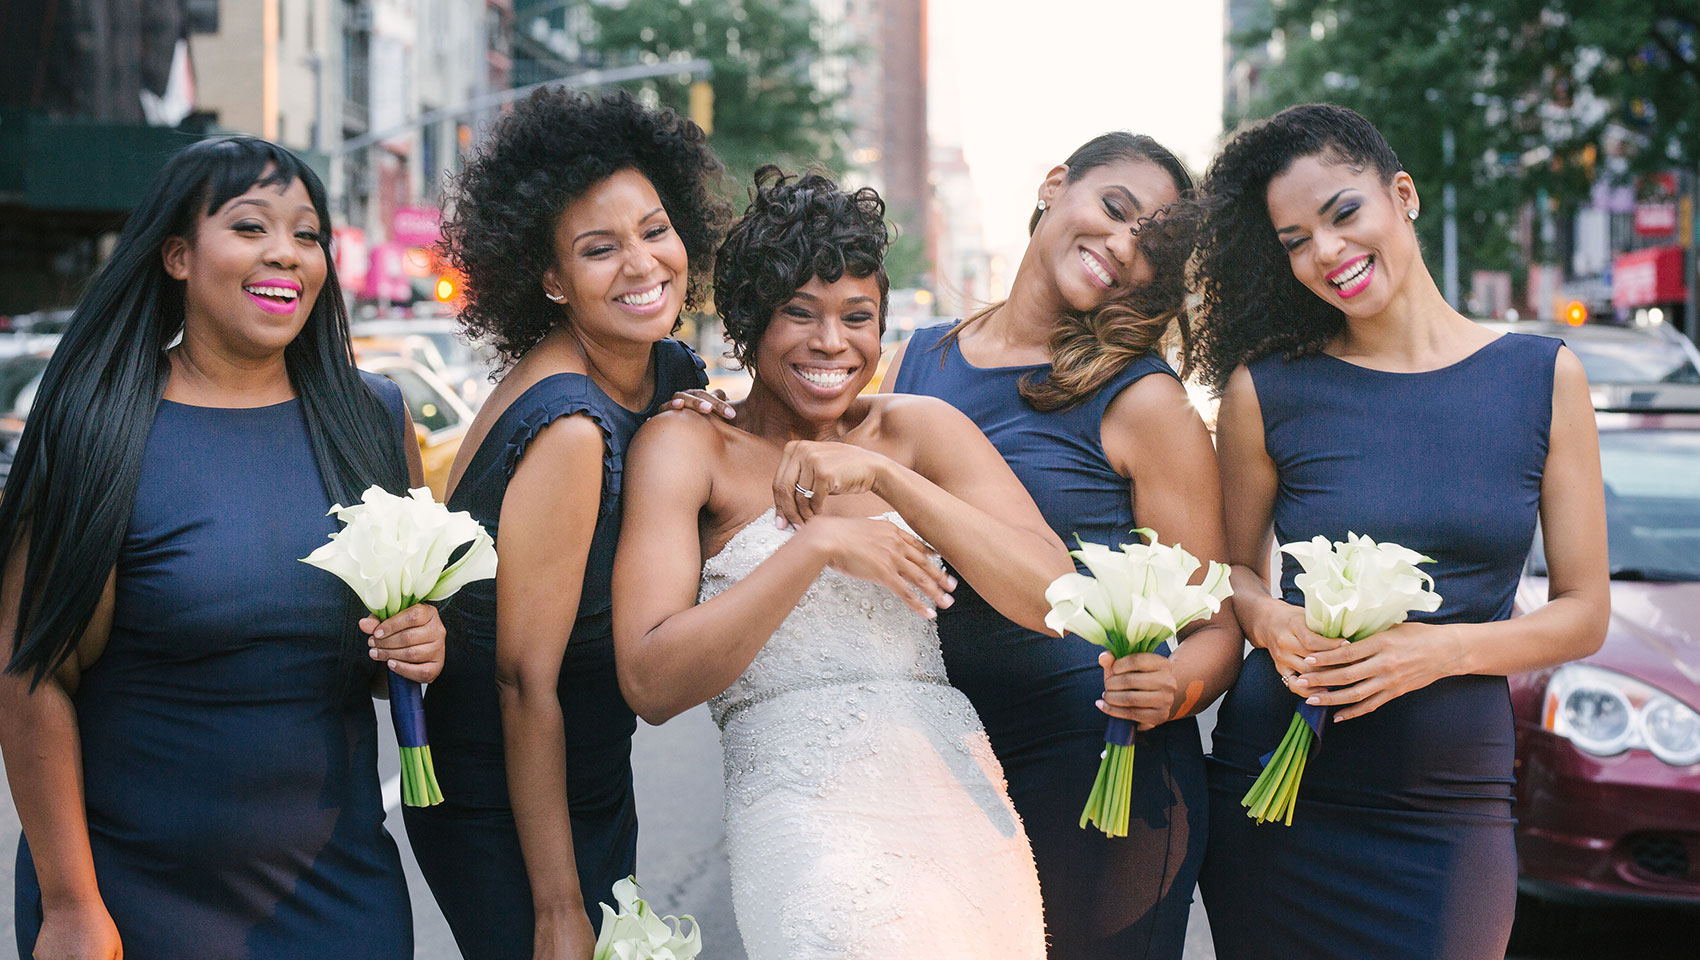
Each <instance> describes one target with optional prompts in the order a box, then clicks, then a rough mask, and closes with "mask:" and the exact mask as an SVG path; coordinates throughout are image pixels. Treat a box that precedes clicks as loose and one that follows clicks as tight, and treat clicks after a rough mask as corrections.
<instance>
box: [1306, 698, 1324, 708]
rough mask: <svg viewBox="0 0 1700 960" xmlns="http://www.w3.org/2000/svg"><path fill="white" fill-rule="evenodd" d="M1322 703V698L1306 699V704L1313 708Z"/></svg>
mask: <svg viewBox="0 0 1700 960" xmlns="http://www.w3.org/2000/svg"><path fill="white" fill-rule="evenodd" d="M1321 702H1322V698H1321V697H1307V698H1305V703H1308V704H1310V705H1312V706H1315V705H1317V704H1319V703H1321Z"/></svg>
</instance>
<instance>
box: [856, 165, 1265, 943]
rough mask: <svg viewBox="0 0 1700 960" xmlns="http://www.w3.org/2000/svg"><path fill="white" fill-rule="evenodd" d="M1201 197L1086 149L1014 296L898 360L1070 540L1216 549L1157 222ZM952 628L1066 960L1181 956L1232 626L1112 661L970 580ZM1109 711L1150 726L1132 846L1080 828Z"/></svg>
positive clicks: (1142, 742)
mask: <svg viewBox="0 0 1700 960" xmlns="http://www.w3.org/2000/svg"><path fill="white" fill-rule="evenodd" d="M1191 186H1192V180H1191V178H1190V177H1189V176H1188V175H1187V172H1186V168H1185V167H1183V166H1182V165H1181V163H1180V161H1179V160H1177V159H1176V158H1175V156H1174V154H1172V153H1170V152H1169V151H1168V150H1166V149H1164V148H1163V147H1162V146H1161V145H1160V144H1158V143H1157V142H1156V141H1154V140H1152V139H1151V138H1150V137H1143V136H1134V135H1131V134H1127V133H1109V134H1105V135H1103V136H1100V137H1097V138H1096V139H1093V140H1091V141H1089V142H1088V143H1086V144H1085V145H1083V146H1082V147H1080V149H1078V150H1076V151H1075V152H1074V154H1073V155H1072V156H1070V157H1069V158H1068V161H1067V162H1066V163H1064V164H1062V165H1060V166H1058V167H1056V168H1055V169H1053V170H1052V171H1051V172H1050V175H1049V176H1047V177H1046V178H1045V181H1044V182H1043V183H1042V184H1040V185H1039V197H1038V208H1037V209H1036V210H1034V212H1033V217H1032V220H1031V221H1030V222H1029V224H1028V230H1029V232H1030V233H1031V234H1032V239H1031V240H1030V241H1029V242H1028V245H1027V251H1026V253H1025V254H1024V255H1023V256H1022V259H1021V265H1020V267H1019V268H1018V269H1017V271H1016V275H1015V281H1014V283H1012V284H1011V288H1010V294H1009V299H1008V300H1007V301H1005V302H1003V303H1000V304H997V305H994V306H992V307H990V308H988V309H986V310H984V311H982V312H980V313H979V314H977V315H975V316H973V317H970V318H969V319H967V320H965V321H962V322H961V323H958V324H954V325H952V324H945V325H942V326H937V327H932V328H929V329H925V330H920V331H918V332H916V334H915V335H914V336H913V337H912V338H911V339H910V341H909V342H908V343H906V344H905V345H904V346H903V347H902V348H901V349H900V350H899V352H898V354H897V355H896V356H895V357H894V358H893V359H892V363H891V373H890V375H889V376H888V377H887V380H886V383H887V384H889V385H893V387H894V389H895V390H896V391H897V392H900V393H918V394H927V395H930V396H935V397H940V398H943V399H945V400H948V401H949V402H950V403H952V404H954V405H955V406H956V407H957V408H959V409H960V410H962V412H963V413H965V414H967V415H968V417H969V418H970V419H971V420H973V421H974V422H975V423H976V424H977V425H978V426H979V427H980V429H981V430H982V431H984V432H985V434H986V436H987V437H988V438H989V439H990V440H991V441H992V444H993V446H995V447H996V448H997V449H998V452H999V453H1001V454H1002V455H1003V457H1004V459H1005V460H1006V461H1008V463H1009V465H1010V466H1011V467H1012V468H1014V470H1015V474H1016V476H1017V477H1019V478H1020V479H1021V481H1022V483H1023V484H1024V485H1025V486H1026V487H1027V491H1028V492H1029V493H1030V494H1032V495H1033V498H1034V499H1035V500H1036V501H1037V502H1038V504H1039V509H1040V511H1041V512H1042V513H1043V514H1044V515H1045V519H1046V521H1047V522H1048V523H1049V524H1050V526H1051V529H1053V530H1055V531H1056V533H1057V534H1058V535H1059V536H1061V537H1062V538H1063V540H1064V541H1065V542H1066V543H1070V544H1072V543H1073V542H1074V538H1075V537H1076V536H1079V537H1080V538H1082V539H1084V540H1089V541H1096V542H1099V543H1110V544H1116V543H1122V542H1126V541H1129V540H1131V539H1133V538H1134V534H1133V533H1132V532H1131V531H1132V528H1134V527H1151V528H1153V529H1155V530H1156V531H1157V532H1158V533H1159V534H1160V535H1161V537H1162V539H1163V541H1164V542H1167V543H1172V542H1176V541H1178V542H1180V543H1183V544H1185V545H1186V546H1187V548H1188V549H1189V550H1191V551H1192V552H1193V553H1195V554H1197V555H1198V556H1200V557H1203V558H1212V557H1215V558H1220V557H1223V556H1224V555H1225V554H1224V547H1223V540H1222V527H1221V497H1220V492H1219V489H1218V484H1217V478H1216V465H1215V462H1214V460H1213V456H1212V453H1211V448H1210V437H1209V434H1208V433H1207V432H1206V431H1205V429H1204V424H1203V422H1202V421H1201V420H1200V419H1199V417H1198V414H1197V412H1196V411H1195V410H1194V409H1193V407H1192V405H1191V403H1190V402H1189V401H1188V399H1187V395H1186V391H1185V390H1184V389H1182V387H1181V384H1180V381H1179V380H1178V379H1177V378H1176V377H1175V374H1174V371H1172V370H1170V369H1169V366H1168V364H1166V363H1164V362H1163V360H1162V358H1161V357H1160V356H1159V355H1158V353H1157V352H1156V350H1157V346H1158V341H1159V340H1160V339H1161V337H1162V336H1163V333H1164V331H1166V330H1167V329H1168V326H1169V322H1170V321H1171V320H1172V319H1174V318H1175V317H1177V316H1178V315H1179V312H1180V309H1181V305H1182V302H1183V299H1184V296H1185V290H1184V287H1183V283H1182V280H1183V267H1184V264H1185V260H1186V256H1187V254H1188V253H1190V244H1189V243H1187V242H1185V241H1184V240H1183V239H1182V238H1180V237H1178V236H1171V235H1169V234H1168V231H1166V230H1165V229H1162V228H1160V227H1159V226H1158V225H1156V224H1155V223H1154V221H1153V219H1152V218H1153V217H1155V216H1156V215H1157V214H1158V213H1159V211H1161V210H1162V209H1163V208H1164V207H1165V206H1166V205H1168V204H1171V203H1174V202H1175V201H1177V200H1179V199H1180V197H1181V195H1182V194H1183V193H1185V192H1186V191H1188V190H1189V189H1190V188H1191ZM1183 332H1184V331H1183ZM893 387H888V389H890V388H893ZM939 634H940V638H941V639H942V641H943V644H944V654H945V664H946V667H947V668H948V671H949V675H950V679H951V683H952V684H953V685H955V686H956V687H958V688H959V689H961V690H962V692H963V693H965V694H967V695H968V699H969V700H970V701H972V702H973V704H974V708H975V709H976V710H978V711H979V713H980V716H981V718H982V719H983V720H984V721H985V724H986V730H987V733H988V734H989V735H990V737H991V741H992V748H993V750H994V751H995V752H996V753H997V756H998V759H999V760H1000V761H1002V763H1003V767H1004V771H1005V774H1006V775H1007V776H1008V778H1009V793H1010V797H1011V799H1013V800H1014V801H1015V807H1016V809H1017V810H1018V811H1020V813H1021V817H1022V819H1023V820H1024V821H1025V822H1026V824H1027V831H1028V835H1029V837H1030V838H1031V840H1032V843H1033V856H1034V859H1035V860H1036V861H1037V862H1038V867H1039V882H1040V887H1041V889H1042V891H1043V894H1044V900H1045V926H1046V930H1047V931H1048V932H1049V934H1050V939H1051V953H1050V955H1051V957H1052V958H1053V960H1073V958H1083V960H1084V958H1099V957H1110V956H1114V957H1118V958H1137V957H1151V958H1179V957H1180V956H1181V951H1182V947H1183V945H1184V942H1185V939H1186V922H1187V914H1188V908H1189V905H1190V904H1191V902H1192V890H1193V886H1194V881H1195V878H1196V876H1197V872H1198V865H1199V861H1200V859H1201V858H1202V857H1203V854H1204V836H1205V834H1204V806H1205V787H1204V757H1203V749H1202V746H1201V745H1200V742H1199V735H1198V725H1197V722H1196V721H1195V720H1193V719H1192V716H1193V714H1195V713H1196V712H1197V711H1198V710H1200V709H1202V708H1203V707H1205V706H1207V705H1209V704H1210V703H1211V702H1212V701H1214V700H1215V699H1216V697H1217V696H1219V695H1220V694H1221V692H1222V691H1223V690H1224V689H1226V688H1227V686H1228V684H1230V683H1232V682H1233V678H1234V671H1235V669H1236V668H1237V666H1238V663H1239V657H1240V650H1241V642H1242V641H1241V639H1240V634H1239V631H1238V628H1237V626H1236V625H1235V624H1234V621H1233V614H1232V612H1230V611H1228V610H1227V609H1226V608H1224V610H1223V612H1222V613H1220V614H1218V615H1217V616H1216V617H1215V618H1214V619H1212V620H1210V621H1208V622H1205V623H1202V624H1199V625H1198V626H1196V627H1195V628H1194V629H1193V630H1192V631H1191V632H1190V633H1189V634H1188V635H1187V637H1186V639H1185V641H1184V642H1183V643H1181V644H1180V645H1179V647H1178V648H1177V650H1176V652H1175V654H1174V655H1173V657H1169V658H1165V657H1163V656H1160V655H1157V654H1145V655H1141V656H1134V657H1128V658H1125V659H1124V660H1121V661H1115V662H1112V661H1111V658H1110V655H1109V654H1108V653H1104V652H1102V651H1101V650H1100V649H1099V648H1098V647H1095V646H1092V645H1091V644H1089V643H1087V642H1086V641H1085V640H1082V639H1080V638H1078V637H1068V638H1066V639H1060V640H1059V639H1058V638H1056V637H1055V636H1050V635H1047V634H1042V633H1037V632H1034V631H1032V630H1029V629H1027V628H1025V627H1022V626H1020V625H1019V624H1016V623H1012V622H1011V621H1009V620H1008V619H1006V618H1004V617H1003V616H1001V615H999V614H998V613H997V612H996V611H995V610H993V609H992V608H991V607H990V606H989V605H987V604H986V603H985V601H984V600H983V599H981V598H980V597H978V596H976V595H975V594H974V593H973V591H972V590H970V589H968V588H967V587H966V586H964V587H963V588H962V589H960V590H959V592H958V593H957V602H956V604H955V605H954V606H952V607H951V608H950V609H949V610H947V611H943V612H942V613H941V616H940V617H939ZM1106 715H1109V716H1118V717H1122V718H1125V719H1130V720H1133V721H1136V722H1137V724H1138V728H1139V732H1138V733H1137V734H1136V736H1135V743H1136V750H1135V753H1134V758H1135V760H1134V762H1135V769H1134V788H1133V790H1134V792H1133V804H1134V809H1133V815H1132V817H1131V822H1130V824H1129V834H1128V836H1127V837H1125V838H1116V839H1110V838H1108V837H1105V836H1104V835H1103V834H1102V833H1099V832H1098V831H1097V830H1096V829H1086V830H1082V829H1081V828H1080V827H1079V826H1078V823H1079V820H1080V811H1081V809H1082V808H1083V807H1084V806H1085V803H1086V797H1087V794H1088V793H1090V791H1091V788H1092V783H1093V780H1094V778H1095V777H1096V775H1097V772H1098V759H1099V754H1100V752H1101V751H1102V750H1103V748H1104V727H1105V721H1106V719H1107V716H1106Z"/></svg>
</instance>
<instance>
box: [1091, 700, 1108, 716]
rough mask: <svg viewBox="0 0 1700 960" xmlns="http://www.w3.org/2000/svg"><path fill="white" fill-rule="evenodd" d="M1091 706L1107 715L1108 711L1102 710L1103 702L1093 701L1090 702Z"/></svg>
mask: <svg viewBox="0 0 1700 960" xmlns="http://www.w3.org/2000/svg"><path fill="white" fill-rule="evenodd" d="M1092 705H1093V706H1095V707H1097V708H1098V709H1099V710H1103V711H1104V712H1105V713H1109V711H1108V710H1104V701H1102V700H1094V701H1092Z"/></svg>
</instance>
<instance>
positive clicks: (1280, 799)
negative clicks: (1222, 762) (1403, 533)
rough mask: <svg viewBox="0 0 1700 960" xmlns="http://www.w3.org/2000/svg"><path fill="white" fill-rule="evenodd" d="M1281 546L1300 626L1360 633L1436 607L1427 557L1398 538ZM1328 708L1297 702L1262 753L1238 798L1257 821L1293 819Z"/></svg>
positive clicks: (1351, 537)
mask: <svg viewBox="0 0 1700 960" xmlns="http://www.w3.org/2000/svg"><path fill="white" fill-rule="evenodd" d="M1281 552H1282V553H1285V554H1288V555H1289V556H1292V557H1293V558H1295V559H1297V560H1298V561H1299V565H1300V566H1301V567H1302V568H1303V572H1302V573H1300V574H1299V575H1298V576H1297V577H1294V578H1293V583H1294V585H1295V586H1297V587H1298V588H1299V590H1301V591H1303V593H1304V598H1305V626H1306V627H1308V628H1309V629H1310V630H1311V631H1312V632H1313V633H1316V634H1318V635H1320V636H1324V637H1330V638H1337V639H1342V640H1348V641H1353V642H1355V641H1358V640H1362V639H1364V638H1365V637H1369V636H1374V635H1375V634H1377V633H1380V632H1381V631H1383V630H1386V629H1387V628H1389V627H1392V626H1394V625H1395V624H1400V623H1404V622H1405V618H1406V617H1408V616H1409V615H1410V613H1411V611H1413V610H1420V611H1422V612H1424V613H1432V612H1433V611H1435V610H1438V609H1439V608H1440V594H1438V593H1435V592H1434V589H1433V588H1434V578H1433V577H1431V576H1429V575H1428V574H1426V573H1424V572H1422V571H1421V570H1418V569H1417V564H1419V563H1433V562H1434V561H1433V560H1432V559H1430V558H1428V557H1425V556H1423V555H1422V554H1420V553H1417V552H1416V551H1414V550H1409V549H1406V548H1405V547H1402V546H1400V545H1398V544H1396V543H1376V542H1375V541H1374V540H1372V539H1370V538H1369V537H1360V536H1358V535H1357V534H1355V533H1350V532H1348V533H1347V534H1346V542H1345V543H1338V542H1336V543H1330V542H1329V541H1328V538H1327V537H1316V538H1314V539H1312V540H1311V541H1309V542H1308V543H1289V544H1286V545H1285V546H1283V547H1281ZM1326 716H1327V709H1326V708H1324V707H1319V706H1312V705H1311V704H1308V703H1300V704H1299V707H1298V709H1297V710H1296V711H1294V713H1293V719H1292V721H1291V722H1290V723H1289V724H1288V725H1287V734H1286V736H1284V737H1282V738H1281V745H1280V746H1278V747H1276V748H1275V752H1274V753H1272V754H1270V755H1269V756H1268V757H1266V758H1264V766H1263V773H1262V774H1260V775H1259V776H1258V778H1257V782H1256V783H1254V784H1252V787H1251V790H1250V791H1249V792H1247V793H1246V795H1245V797H1244V798H1243V799H1241V800H1240V804H1241V805H1242V806H1244V807H1246V808H1247V811H1246V815H1247V816H1249V817H1251V818H1252V819H1254V820H1256V821H1257V822H1258V823H1267V822H1269V821H1270V820H1280V821H1282V822H1284V823H1286V824H1287V825H1288V826H1291V825H1292V823H1293V808H1294V805H1295V804H1296V803H1297V802H1298V793H1299V782H1300V781H1301V780H1302V779H1303V777H1304V768H1305V761H1306V760H1307V759H1308V758H1309V756H1310V751H1311V748H1312V747H1313V746H1315V744H1316V741H1317V739H1318V738H1319V737H1321V736H1322V723H1323V720H1324V719H1325V718H1326Z"/></svg>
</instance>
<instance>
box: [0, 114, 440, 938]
mask: <svg viewBox="0 0 1700 960" xmlns="http://www.w3.org/2000/svg"><path fill="white" fill-rule="evenodd" d="M329 238H330V216H329V211H328V209H327V205H326V201H325V190H324V186H323V185H322V184H321V183H320V182H319V179H318V177H317V176H316V175H315V174H314V173H313V172H312V170H310V169H309V168H308V167H307V166H305V165H304V164H303V163H302V162H301V161H300V160H299V159H298V158H296V157H295V156H294V155H292V154H290V153H289V152H288V151H286V150H283V149H282V148H280V147H277V146H275V145H273V144H271V143H268V142H266V141H263V140H258V139H254V138H250V137H235V138H230V139H220V140H210V141H203V142H201V143H197V144H194V145H192V146H190V147H188V148H187V149H185V150H183V151H182V152H181V153H179V154H178V155H177V156H176V157H174V158H173V159H172V160H171V161H170V162H168V163H167V164H166V166H165V169H163V170H162V171H161V172H160V173H159V175H158V176H157V177H156V178H155V179H154V182H153V184H152V185H151V186H150V188H149V190H148V193H147V196H146V197H145V198H144V199H143V201H142V203H141V204H140V206H139V207H138V208H137V209H136V211H135V212H134V213H133V214H132V215H131V217H130V219H129V222H128V224H127V225H126V227H125V228H124V231H123V233H122V234H121V235H120V237H119V240H118V244H117V247H116V248H115V250H114V251H113V254H112V257H111V259H110V260H109V261H108V262H107V264H106V266H105V267H104V268H103V269H102V271H101V273H100V274H99V276H98V277H96V278H95V280H94V282H93V284H92V285H91V286H90V288H89V290H88V292H87V293H86V294H85V295H84V297H83V299H82V301H81V302H80V303H79V304H78V306H77V309H76V311H75V312H74V314H73V315H72V318H71V322H70V325H69V327H68V329H67V331H66V333H65V335H64V338H63V340H62V341H61V343H60V345H59V348H58V350H57V351H56V352H55V353H54V355H53V359H52V360H51V361H50V362H49V363H48V366H47V369H46V371H45V373H44V375H43V378H42V384H41V388H40V391H39V393H38V395H37V399H36V402H35V407H34V410H33V411H32V412H31V415H30V418H29V422H28V426H27V427H26V428H25V430H24V434H23V437H22V440H21V442H20V445H19V449H18V453H17V459H16V461H15V463H14V465H13V468H12V472H11V476H10V478H9V479H8V480H7V483H6V489H5V495H4V497H3V498H0V545H3V546H4V550H5V554H4V556H5V559H4V568H3V569H4V574H3V576H4V581H3V587H0V635H4V636H5V637H7V638H9V639H10V640H11V645H10V648H9V651H8V653H9V658H8V661H7V664H6V669H5V672H4V674H3V675H0V748H3V749H4V752H5V760H6V767H7V773H8V774H9V777H10V780H11V784H12V792H13V796H14V797H15V798H16V800H17V806H18V816H19V819H20V820H21V821H22V822H23V831H24V839H23V842H21V843H20V844H19V847H18V864H17V887H16V916H17V937H18V953H19V955H20V956H25V957H29V956H34V957H37V958H42V960H48V958H53V960H59V958H99V960H106V958H114V957H120V956H123V957H128V958H131V960H137V958H141V960H149V958H170V960H183V958H197V957H208V958H211V957H218V958H228V957H265V958H294V957H302V958H305V957H312V956H323V955H324V951H325V950H326V949H327V946H328V945H330V944H335V945H336V946H335V947H334V950H335V952H336V954H337V955H338V956H341V957H362V958H368V957H369V958H384V960H399V958H403V957H409V956H411V955H412V949H413V944H412V939H413V938H412V924H411V921H410V918H409V910H408V898H407V885H406V881H405V879H404V877H403V875H402V870H401V862H400V859H399V857H398V855H397V851H396V847H395V844H394V842H393V841H391V839H390V838H389V836H388V835H387V834H386V833H385V832H384V827H383V821H384V808H383V802H382V800H381V799H380V797H381V792H380V790H379V787H378V776H377V734H376V724H375V719H374V713H373V710H372V706H371V702H370V699H369V694H368V692H367V691H368V690H369V689H371V688H372V686H373V684H374V682H376V683H377V684H378V685H379V686H381V685H382V683H383V678H382V674H381V673H380V670H381V669H382V668H383V667H385V666H387V668H388V669H391V670H394V671H396V672H397V673H399V674H401V675H403V676H406V677H408V678H410V679H413V680H418V681H422V682H423V681H429V680H431V679H433V678H434V677H435V676H436V675H437V673H438V671H439V670H440V669H441V667H442V662H443V628H442V624H441V621H440V620H438V618H437V616H436V612H435V611H434V610H432V609H431V608H430V607H428V606H425V605H420V606H417V607H413V608H411V609H409V610H406V611H403V612H402V613H400V614H398V615H396V616H395V617H393V618H391V619H390V620H388V621H385V622H384V623H382V624H380V623H377V622H376V621H375V620H372V619H370V618H365V619H362V613H361V612H360V610H359V607H358V602H357V600H356V599H355V597H354V595H353V593H352V592H351V591H349V590H348V589H347V588H346V587H345V586H343V585H342V583H341V582H339V581H338V580H337V579H336V578H335V577H333V576H332V575H330V574H328V573H326V572H324V571H322V570H318V569H316V568H314V567H311V566H308V565H306V564H304V563H300V562H298V560H299V558H300V557H304V556H306V555H307V554H308V553H309V552H310V551H312V549H313V548H314V547H316V546H318V545H319V544H321V543H323V542H324V540H325V537H326V536H327V535H329V534H330V533H332V532H334V530H335V529H336V526H337V524H336V521H335V520H334V519H332V518H330V517H329V516H327V515H326V512H327V510H328V509H329V507H330V506H331V504H332V503H334V502H340V503H345V504H346V503H351V502H353V501H355V500H358V499H359V498H360V495H361V493H362V491H364V490H365V489H366V488H367V487H369V486H371V485H373V484H377V485H379V486H382V487H384V488H386V489H388V490H390V491H392V492H397V493H399V492H403V491H404V489H405V488H406V487H407V486H408V485H409V483H410V482H412V483H415V484H416V483H418V482H419V476H420V467H419V462H418V448H417V446H416V445H415V443H414V440H413V432H412V428H411V425H410V424H409V422H408V420H407V414H406V411H405V409H404V408H403V406H402V404H401V396H400V393H399V391H397V390H396V388H395V387H394V386H393V385H390V384H389V383H388V382H387V381H384V380H382V379H380V378H376V377H372V378H369V379H368V378H366V377H364V376H363V375H362V374H361V373H359V371H357V370H356V369H355V367H354V362H353V357H352V354H351V353H350V349H349V343H348V321H347V314H346V312H345V310H344V307H343V302H342V295H341V291H340V290H339V289H338V287H337V281H336V273H335V270H334V269H333V267H332V264H331V258H330V249H329V242H330V241H329Z"/></svg>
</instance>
